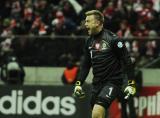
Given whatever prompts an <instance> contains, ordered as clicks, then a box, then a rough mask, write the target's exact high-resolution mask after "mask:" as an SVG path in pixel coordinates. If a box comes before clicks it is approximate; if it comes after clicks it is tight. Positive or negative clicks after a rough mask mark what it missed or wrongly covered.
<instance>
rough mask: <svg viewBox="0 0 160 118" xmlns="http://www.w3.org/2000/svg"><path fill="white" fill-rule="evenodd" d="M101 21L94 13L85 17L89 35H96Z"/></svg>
mask: <svg viewBox="0 0 160 118" xmlns="http://www.w3.org/2000/svg"><path fill="white" fill-rule="evenodd" d="M99 24H100V23H99V21H98V20H97V19H96V18H95V16H94V15H89V16H87V17H86V19H85V27H86V29H87V31H88V34H89V35H94V34H97V33H98V30H97V29H98V27H99Z"/></svg>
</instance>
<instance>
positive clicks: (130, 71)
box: [112, 38, 134, 80]
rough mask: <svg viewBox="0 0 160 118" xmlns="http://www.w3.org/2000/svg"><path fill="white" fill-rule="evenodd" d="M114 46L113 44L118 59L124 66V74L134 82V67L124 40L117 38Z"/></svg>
mask: <svg viewBox="0 0 160 118" xmlns="http://www.w3.org/2000/svg"><path fill="white" fill-rule="evenodd" d="M112 44H113V50H114V52H115V54H116V56H117V57H118V59H119V60H120V61H121V63H122V66H123V68H124V72H125V73H126V74H127V76H128V79H129V80H134V66H133V63H132V61H131V57H130V54H129V52H128V50H127V48H126V46H125V44H124V41H123V39H118V38H117V39H115V40H113V42H112Z"/></svg>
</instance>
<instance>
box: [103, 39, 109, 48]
mask: <svg viewBox="0 0 160 118" xmlns="http://www.w3.org/2000/svg"><path fill="white" fill-rule="evenodd" d="M109 47H110V46H109V44H108V42H106V41H104V40H102V42H101V50H106V49H108V48H109Z"/></svg>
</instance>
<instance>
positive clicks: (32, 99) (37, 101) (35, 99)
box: [23, 91, 42, 115]
mask: <svg viewBox="0 0 160 118" xmlns="http://www.w3.org/2000/svg"><path fill="white" fill-rule="evenodd" d="M41 98H42V93H41V91H37V93H36V96H29V97H27V98H26V99H25V100H24V104H23V108H24V110H25V112H26V113H28V114H30V115H36V114H40V113H41V109H40V108H41V107H40V103H41ZM31 102H32V103H34V104H35V107H34V108H32V109H31V108H29V103H31Z"/></svg>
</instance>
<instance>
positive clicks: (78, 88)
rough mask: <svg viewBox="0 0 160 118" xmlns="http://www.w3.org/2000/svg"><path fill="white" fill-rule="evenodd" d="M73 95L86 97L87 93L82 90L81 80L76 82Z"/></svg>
mask: <svg viewBox="0 0 160 118" xmlns="http://www.w3.org/2000/svg"><path fill="white" fill-rule="evenodd" d="M73 96H74V97H77V98H84V97H85V93H84V91H83V90H82V87H81V82H80V81H77V82H76V84H75V88H74V93H73Z"/></svg>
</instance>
